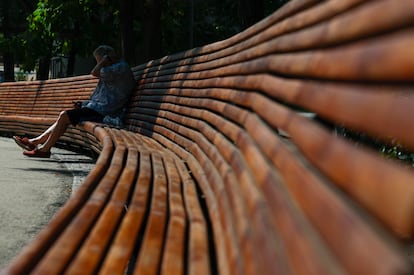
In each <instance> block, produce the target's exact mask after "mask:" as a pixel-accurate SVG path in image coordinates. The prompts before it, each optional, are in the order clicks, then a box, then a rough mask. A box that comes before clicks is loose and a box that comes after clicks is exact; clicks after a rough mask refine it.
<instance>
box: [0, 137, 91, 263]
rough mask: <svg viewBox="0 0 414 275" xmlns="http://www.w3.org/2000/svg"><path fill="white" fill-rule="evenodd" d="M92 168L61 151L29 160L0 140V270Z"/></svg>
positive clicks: (8, 141)
mask: <svg viewBox="0 0 414 275" xmlns="http://www.w3.org/2000/svg"><path fill="white" fill-rule="evenodd" d="M93 165H94V160H92V159H91V158H89V157H86V156H83V155H79V154H76V153H73V152H70V151H65V150H61V149H56V148H53V149H52V157H51V158H50V159H31V158H27V157H25V156H23V154H22V150H21V149H20V148H19V147H18V146H17V145H16V144H15V143H14V141H13V140H12V139H11V138H4V137H0V270H1V269H2V268H3V267H4V266H5V265H6V264H7V263H8V262H9V261H10V260H11V259H12V258H13V257H14V256H15V255H16V254H17V253H18V252H19V251H20V250H21V248H22V247H24V246H25V245H26V244H27V243H28V242H29V241H30V240H31V239H32V238H33V237H34V236H35V235H36V234H37V233H38V231H39V230H40V229H42V228H43V227H44V226H45V225H46V224H47V223H48V221H49V220H50V218H51V217H52V216H53V214H54V213H55V212H56V211H57V210H58V209H59V208H60V207H61V206H62V205H63V204H64V203H65V201H66V200H67V199H68V197H69V196H70V194H71V193H72V192H73V191H74V190H75V189H76V187H77V186H78V185H79V184H80V183H81V182H82V179H83V178H84V177H85V176H86V175H87V174H88V172H89V171H90V169H91V168H92V167H93Z"/></svg>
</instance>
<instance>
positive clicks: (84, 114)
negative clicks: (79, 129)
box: [66, 107, 104, 126]
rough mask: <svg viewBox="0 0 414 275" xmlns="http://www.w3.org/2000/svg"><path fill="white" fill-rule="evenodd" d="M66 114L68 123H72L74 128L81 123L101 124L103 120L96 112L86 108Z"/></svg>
mask: <svg viewBox="0 0 414 275" xmlns="http://www.w3.org/2000/svg"><path fill="white" fill-rule="evenodd" d="M66 113H67V114H68V116H69V120H70V123H72V125H73V126H76V125H77V124H79V123H80V122H83V121H93V122H102V121H103V118H104V116H103V115H101V114H100V113H98V112H97V111H95V110H92V109H90V108H86V107H82V108H80V109H71V110H67V111H66Z"/></svg>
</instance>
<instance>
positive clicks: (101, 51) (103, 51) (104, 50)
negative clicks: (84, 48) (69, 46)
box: [93, 45, 117, 62]
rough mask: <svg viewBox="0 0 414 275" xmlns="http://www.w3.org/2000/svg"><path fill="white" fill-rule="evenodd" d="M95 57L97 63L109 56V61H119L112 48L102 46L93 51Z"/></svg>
mask: <svg viewBox="0 0 414 275" xmlns="http://www.w3.org/2000/svg"><path fill="white" fill-rule="evenodd" d="M93 56H94V57H95V59H96V60H97V61H98V60H100V59H102V58H103V57H105V56H108V57H109V59H110V60H112V61H115V60H116V59H117V55H116V53H115V50H114V49H113V48H112V47H110V46H107V45H101V46H99V47H97V48H96V49H95V50H94V51H93ZM98 62H99V61H98Z"/></svg>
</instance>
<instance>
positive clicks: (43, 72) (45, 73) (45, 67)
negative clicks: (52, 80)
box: [36, 56, 50, 80]
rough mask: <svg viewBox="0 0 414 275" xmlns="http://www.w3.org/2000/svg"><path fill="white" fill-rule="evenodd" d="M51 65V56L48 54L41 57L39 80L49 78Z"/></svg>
mask: <svg viewBox="0 0 414 275" xmlns="http://www.w3.org/2000/svg"><path fill="white" fill-rule="evenodd" d="M49 66H50V57H48V56H47V57H40V58H39V69H38V71H37V75H36V78H37V80H46V79H49Z"/></svg>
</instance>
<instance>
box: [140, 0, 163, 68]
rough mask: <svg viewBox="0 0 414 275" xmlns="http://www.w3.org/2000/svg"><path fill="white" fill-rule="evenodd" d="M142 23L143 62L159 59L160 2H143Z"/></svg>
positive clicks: (147, 0)
mask: <svg viewBox="0 0 414 275" xmlns="http://www.w3.org/2000/svg"><path fill="white" fill-rule="evenodd" d="M143 23H144V27H143V30H144V34H143V40H144V41H143V60H144V61H148V60H151V59H155V58H158V57H161V54H162V53H161V0H146V1H145V2H144V8H143Z"/></svg>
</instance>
